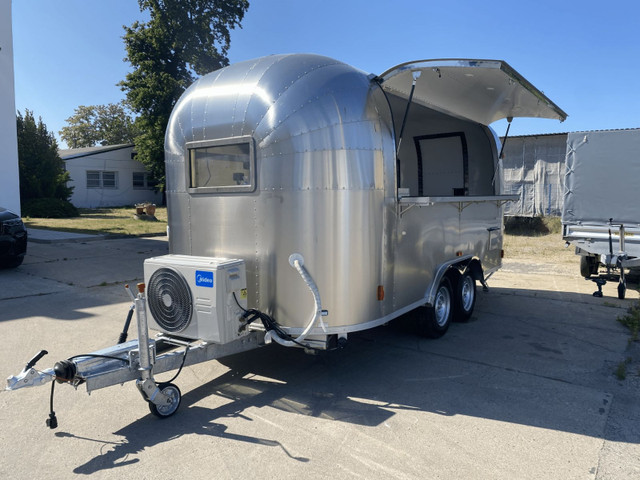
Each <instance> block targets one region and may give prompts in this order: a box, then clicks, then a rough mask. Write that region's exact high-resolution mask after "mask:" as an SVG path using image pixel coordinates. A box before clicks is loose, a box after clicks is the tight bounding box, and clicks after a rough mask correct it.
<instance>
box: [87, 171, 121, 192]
mask: <svg viewBox="0 0 640 480" xmlns="http://www.w3.org/2000/svg"><path fill="white" fill-rule="evenodd" d="M87 188H112V189H117V188H118V172H102V171H90V170H88V171H87Z"/></svg>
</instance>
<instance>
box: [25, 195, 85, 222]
mask: <svg viewBox="0 0 640 480" xmlns="http://www.w3.org/2000/svg"><path fill="white" fill-rule="evenodd" d="M22 216H24V217H34V218H69V217H79V216H80V212H79V211H78V209H77V208H76V207H74V206H73V205H72V204H71V203H70V202H68V201H66V200H60V199H59V198H34V199H32V200H27V201H26V202H24V205H22Z"/></svg>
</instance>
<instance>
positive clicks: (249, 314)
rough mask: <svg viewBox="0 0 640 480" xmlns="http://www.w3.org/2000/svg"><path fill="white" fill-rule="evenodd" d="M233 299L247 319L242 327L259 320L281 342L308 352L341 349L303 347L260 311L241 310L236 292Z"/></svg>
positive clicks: (337, 348) (251, 309) (302, 344)
mask: <svg viewBox="0 0 640 480" xmlns="http://www.w3.org/2000/svg"><path fill="white" fill-rule="evenodd" d="M233 299H234V300H235V301H236V304H237V305H238V307H240V309H241V310H242V311H244V314H243V315H242V316H243V317H244V318H246V319H247V321H246V323H245V324H244V327H247V326H248V325H250V324H251V323H253V322H254V321H256V320H257V319H258V318H259V319H260V321H262V325H264V328H265V329H266V330H267V331H269V330H273V331H274V332H276V334H277V335H278V336H279V337H280V338H282V339H283V340H288V341H290V342H293V343H295V344H296V345H298V346H300V347H303V348H308V349H309V350H313V351H316V352H332V351H334V350H339V349H340V348H341V347H334V348H329V349H322V348H317V347H312V346H310V345H305V344H304V343H302V342H298V341H297V340H296V339H295V338H293V337H292V336H291V335H290V334H288V333H287V332H285V331H284V330H282V328H281V327H280V325H279V324H278V322H276V321H275V320H274V319H273V318H272V317H270V316H269V315H267V314H266V313H264V312H261V311H260V310H256V309H254V308H250V309H249V310H247V309H245V308H243V307H242V305H240V302H238V299H237V298H236V292H233Z"/></svg>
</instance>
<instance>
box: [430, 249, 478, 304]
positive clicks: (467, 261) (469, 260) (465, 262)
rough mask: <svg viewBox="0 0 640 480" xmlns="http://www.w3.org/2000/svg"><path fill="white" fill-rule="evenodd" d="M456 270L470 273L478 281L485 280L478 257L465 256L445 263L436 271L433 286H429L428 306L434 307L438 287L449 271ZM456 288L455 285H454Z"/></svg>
mask: <svg viewBox="0 0 640 480" xmlns="http://www.w3.org/2000/svg"><path fill="white" fill-rule="evenodd" d="M452 268H455V269H456V270H458V271H459V272H461V273H464V272H466V271H469V272H470V273H471V275H473V278H474V279H475V280H478V281H482V280H483V278H484V277H483V273H482V267H481V265H480V260H479V259H478V257H474V256H473V255H464V256H462V257H456V258H454V259H453V260H449V261H448V262H444V263H442V264H440V265H439V266H438V268H437V269H436V273H435V275H434V276H433V280H432V281H431V284H430V285H429V286H428V288H427V291H426V293H425V300H426V302H425V303H426V304H427V305H430V306H432V305H433V302H434V301H435V298H436V291H437V290H438V285H440V282H441V281H442V279H443V278H444V277H445V275H447V274H448V273H449V270H450V269H452ZM452 287H455V285H452Z"/></svg>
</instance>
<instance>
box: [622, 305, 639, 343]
mask: <svg viewBox="0 0 640 480" xmlns="http://www.w3.org/2000/svg"><path fill="white" fill-rule="evenodd" d="M618 321H619V322H620V323H621V324H622V325H624V326H625V327H627V328H628V329H629V331H630V332H631V339H630V341H632V342H636V341H638V333H640V302H636V303H634V304H633V305H631V306H630V307H629V308H628V309H627V313H626V314H624V315H622V316H621V317H618Z"/></svg>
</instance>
